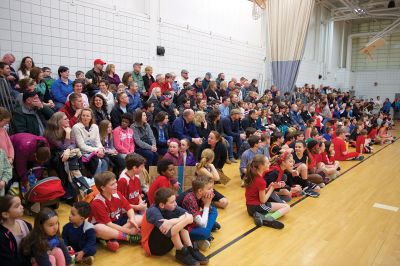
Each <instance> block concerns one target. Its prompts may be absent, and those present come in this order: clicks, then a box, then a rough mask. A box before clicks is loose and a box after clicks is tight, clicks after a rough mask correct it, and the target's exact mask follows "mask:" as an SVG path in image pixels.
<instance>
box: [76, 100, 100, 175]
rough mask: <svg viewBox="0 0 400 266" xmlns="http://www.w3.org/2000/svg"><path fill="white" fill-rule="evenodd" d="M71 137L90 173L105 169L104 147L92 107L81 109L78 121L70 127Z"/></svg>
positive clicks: (93, 173)
mask: <svg viewBox="0 0 400 266" xmlns="http://www.w3.org/2000/svg"><path fill="white" fill-rule="evenodd" d="M72 139H74V140H75V142H76V145H77V146H78V148H79V149H80V150H81V152H82V155H83V158H82V161H83V164H84V165H85V167H86V168H87V169H88V170H89V172H90V173H91V174H92V175H95V174H97V173H101V172H104V171H106V170H107V168H108V165H107V161H106V160H105V159H104V156H105V153H104V147H103V145H102V144H101V140H100V133H99V127H98V126H97V125H96V121H95V119H94V116H93V112H92V109H90V108H83V109H82V112H81V113H80V115H79V116H78V123H76V124H75V125H74V126H73V127H72Z"/></svg>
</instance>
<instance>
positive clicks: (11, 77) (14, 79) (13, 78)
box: [1, 53, 19, 90]
mask: <svg viewBox="0 0 400 266" xmlns="http://www.w3.org/2000/svg"><path fill="white" fill-rule="evenodd" d="M1 61H2V62H3V63H6V64H7V65H9V66H10V73H9V74H8V76H7V77H6V79H7V81H8V82H9V83H10V85H11V87H12V89H14V90H15V89H16V86H17V84H18V79H19V78H18V74H17V72H16V71H15V69H14V68H13V67H12V64H14V63H15V56H14V55H13V54H11V53H8V54H5V55H4V56H3V59H2V60H1Z"/></svg>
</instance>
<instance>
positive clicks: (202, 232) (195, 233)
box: [189, 206, 218, 241]
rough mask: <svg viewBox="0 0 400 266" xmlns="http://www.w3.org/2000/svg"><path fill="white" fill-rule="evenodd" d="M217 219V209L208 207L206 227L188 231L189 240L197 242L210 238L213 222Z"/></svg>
mask: <svg viewBox="0 0 400 266" xmlns="http://www.w3.org/2000/svg"><path fill="white" fill-rule="evenodd" d="M217 217H218V211H217V208H215V207H213V206H210V212H209V214H208V222H207V226H206V227H205V228H204V227H195V228H193V229H192V231H190V233H189V235H190V239H191V240H193V241H197V240H207V239H208V238H210V236H211V229H212V228H213V226H214V224H215V221H216V220H217Z"/></svg>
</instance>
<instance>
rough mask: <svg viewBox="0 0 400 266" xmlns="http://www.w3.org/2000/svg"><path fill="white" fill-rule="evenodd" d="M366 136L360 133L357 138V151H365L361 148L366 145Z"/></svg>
mask: <svg viewBox="0 0 400 266" xmlns="http://www.w3.org/2000/svg"><path fill="white" fill-rule="evenodd" d="M365 139H366V137H365V136H363V135H358V136H357V139H356V151H357V152H364V151H362V150H361V145H365Z"/></svg>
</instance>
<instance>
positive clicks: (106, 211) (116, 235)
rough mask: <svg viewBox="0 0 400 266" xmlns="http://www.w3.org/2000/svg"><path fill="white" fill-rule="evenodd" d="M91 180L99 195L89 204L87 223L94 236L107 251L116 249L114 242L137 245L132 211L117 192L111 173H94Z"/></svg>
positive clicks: (114, 179)
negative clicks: (93, 231)
mask: <svg viewBox="0 0 400 266" xmlns="http://www.w3.org/2000/svg"><path fill="white" fill-rule="evenodd" d="M94 181H95V184H96V188H97V189H98V190H99V192H100V193H99V194H98V195H97V196H96V197H95V198H94V199H93V201H92V203H91V207H92V212H91V214H90V217H89V221H90V222H91V223H92V224H94V229H95V231H96V235H97V237H98V238H100V239H102V240H101V242H102V244H103V245H104V246H105V247H106V248H107V249H109V250H111V251H117V250H118V248H119V243H118V242H117V240H124V241H128V242H133V243H138V242H139V241H140V235H139V234H138V233H139V226H138V225H137V223H136V219H135V212H134V210H133V209H132V207H131V205H130V204H129V202H128V200H127V199H126V198H125V197H124V196H123V195H122V194H121V193H120V192H118V191H117V180H116V178H115V174H114V173H112V172H109V171H105V172H103V173H99V174H96V175H95V177H94Z"/></svg>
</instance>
